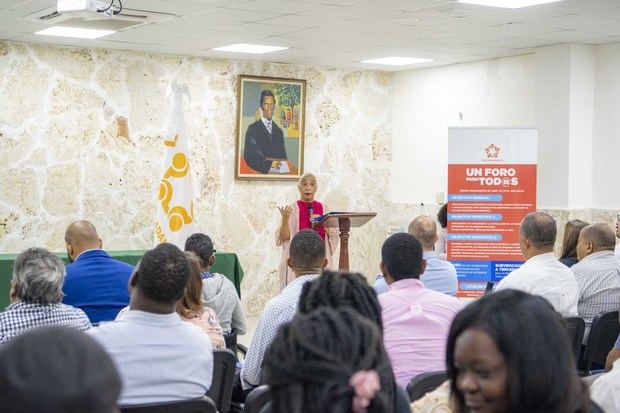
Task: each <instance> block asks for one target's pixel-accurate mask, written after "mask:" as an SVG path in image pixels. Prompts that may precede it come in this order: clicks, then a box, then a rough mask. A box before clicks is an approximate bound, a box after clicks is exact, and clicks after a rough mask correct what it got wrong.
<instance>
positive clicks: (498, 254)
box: [448, 128, 538, 297]
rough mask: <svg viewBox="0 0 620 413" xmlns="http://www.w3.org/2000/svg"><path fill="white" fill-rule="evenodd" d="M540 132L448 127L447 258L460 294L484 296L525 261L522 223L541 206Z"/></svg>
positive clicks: (462, 295)
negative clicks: (490, 284)
mask: <svg viewBox="0 0 620 413" xmlns="http://www.w3.org/2000/svg"><path fill="white" fill-rule="evenodd" d="M537 138H538V132H537V130H536V129H531V128H449V138H448V260H450V261H451V262H452V263H453V264H454V266H455V267H456V270H457V273H458V278H459V290H458V294H457V295H458V296H459V297H479V296H481V295H483V294H484V292H485V289H486V286H487V283H488V282H489V281H490V282H493V283H497V282H498V281H499V280H501V279H502V278H503V277H504V276H505V275H507V274H508V273H510V272H511V271H512V270H514V269H516V268H518V267H519V266H520V265H521V264H522V263H523V260H524V258H523V255H522V254H521V248H520V246H519V239H520V237H519V225H520V223H521V220H522V219H523V217H524V216H525V215H527V214H528V213H530V212H532V211H535V210H536V161H537V151H536V144H537Z"/></svg>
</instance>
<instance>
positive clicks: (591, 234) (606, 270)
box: [572, 224, 620, 342]
mask: <svg viewBox="0 0 620 413" xmlns="http://www.w3.org/2000/svg"><path fill="white" fill-rule="evenodd" d="M614 245H615V237H614V231H613V230H612V229H611V227H610V226H609V225H608V224H594V225H589V226H587V227H585V228H584V229H582V230H581V233H580V234H579V242H578V244H577V258H578V259H579V263H577V264H575V265H574V266H573V267H572V270H573V273H574V274H575V279H576V280H577V284H578V285H579V317H581V318H583V320H584V321H585V322H586V334H585V336H584V342H585V340H586V339H587V337H588V333H589V332H590V326H591V325H592V320H594V317H596V315H597V314H598V313H600V312H603V311H616V310H618V308H619V307H620V261H618V260H617V259H616V257H614Z"/></svg>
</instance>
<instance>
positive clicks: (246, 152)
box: [235, 75, 306, 180]
mask: <svg viewBox="0 0 620 413" xmlns="http://www.w3.org/2000/svg"><path fill="white" fill-rule="evenodd" d="M305 110H306V81H305V80H297V79H280V78H272V77H257V76H246V75H241V76H239V84H238V104H237V147H236V149H237V156H236V163H237V165H236V168H235V171H236V174H235V177H236V178H237V179H252V180H256V179H262V180H297V179H298V178H299V177H300V176H301V174H303V169H304V121H305Z"/></svg>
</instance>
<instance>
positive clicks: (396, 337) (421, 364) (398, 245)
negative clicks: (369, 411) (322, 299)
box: [379, 233, 464, 388]
mask: <svg viewBox="0 0 620 413" xmlns="http://www.w3.org/2000/svg"><path fill="white" fill-rule="evenodd" d="M425 268H426V261H425V260H424V259H423V258H422V245H421V244H420V241H418V240H417V239H416V238H415V237H414V236H412V235H410V234H406V233H399V234H394V235H392V236H391V237H389V238H388V239H387V240H386V241H385V242H384V243H383V247H382V248H381V272H382V273H383V276H384V277H385V280H386V282H387V284H388V290H387V292H385V293H383V294H381V295H379V302H380V304H381V309H382V318H383V328H384V337H383V341H384V343H385V348H386V350H387V353H388V356H389V357H390V361H391V363H392V369H393V370H394V375H395V376H396V382H397V383H398V384H399V385H400V386H402V387H403V388H405V387H406V386H407V384H408V383H409V381H410V380H411V379H412V378H413V377H415V376H416V375H418V374H420V373H426V372H430V371H437V370H445V368H446V367H445V352H446V339H447V337H448V330H449V329H450V324H451V323H452V319H453V318H454V316H455V315H456V313H458V312H459V311H460V310H461V309H462V308H463V307H464V305H463V303H462V302H461V301H460V300H458V299H457V298H454V297H450V296H448V295H446V294H442V293H439V292H437V291H433V290H430V289H428V288H425V287H424V284H423V283H422V281H420V279H419V278H420V274H422V273H423V272H424V270H425Z"/></svg>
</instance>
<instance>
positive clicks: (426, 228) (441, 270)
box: [374, 215, 459, 297]
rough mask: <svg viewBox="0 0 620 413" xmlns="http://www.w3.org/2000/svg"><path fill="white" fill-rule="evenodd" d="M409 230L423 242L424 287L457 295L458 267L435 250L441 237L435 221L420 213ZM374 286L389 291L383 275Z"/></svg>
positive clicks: (378, 290) (381, 290) (421, 278)
mask: <svg viewBox="0 0 620 413" xmlns="http://www.w3.org/2000/svg"><path fill="white" fill-rule="evenodd" d="M408 232H409V234H411V235H413V236H414V237H415V238H416V239H417V240H418V241H420V244H422V251H423V258H424V260H426V269H425V270H424V272H423V273H422V274H421V275H420V281H422V283H423V284H424V287H426V288H429V289H431V290H435V291H438V292H440V293H444V294H447V295H451V296H453V297H454V296H456V291H457V290H458V286H459V284H458V280H457V275H456V268H454V265H452V263H451V262H449V261H444V260H441V259H439V257H438V254H437V252H436V251H435V243H436V242H437V240H438V239H439V235H438V234H437V224H435V221H434V220H433V219H432V218H431V217H429V216H427V215H420V216H418V217H416V218H415V219H414V220H413V221H411V224H409V231H408ZM374 288H375V291H377V293H378V294H381V293H383V292H385V291H387V283H386V282H385V280H384V278H383V275H378V276H377V279H376V280H375V285H374Z"/></svg>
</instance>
